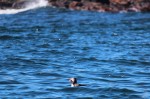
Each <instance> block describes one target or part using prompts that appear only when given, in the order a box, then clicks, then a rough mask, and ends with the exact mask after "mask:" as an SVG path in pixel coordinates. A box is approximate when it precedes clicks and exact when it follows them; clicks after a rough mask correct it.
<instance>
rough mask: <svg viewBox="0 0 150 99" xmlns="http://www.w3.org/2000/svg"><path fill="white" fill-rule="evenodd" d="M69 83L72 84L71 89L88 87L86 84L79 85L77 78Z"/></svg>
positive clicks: (71, 79)
mask: <svg viewBox="0 0 150 99" xmlns="http://www.w3.org/2000/svg"><path fill="white" fill-rule="evenodd" d="M69 81H70V83H71V87H79V86H86V85H85V84H78V83H77V78H70V79H69Z"/></svg>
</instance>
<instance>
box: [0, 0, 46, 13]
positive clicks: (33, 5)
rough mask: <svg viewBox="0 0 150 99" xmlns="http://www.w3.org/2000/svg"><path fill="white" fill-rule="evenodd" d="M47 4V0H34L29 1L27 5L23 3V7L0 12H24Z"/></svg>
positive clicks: (0, 11)
mask: <svg viewBox="0 0 150 99" xmlns="http://www.w3.org/2000/svg"><path fill="white" fill-rule="evenodd" d="M47 5H48V1H46V0H34V2H33V1H31V2H29V3H28V5H25V8H22V9H5V10H0V14H16V13H19V12H24V11H27V10H31V9H35V8H40V7H45V6H47Z"/></svg>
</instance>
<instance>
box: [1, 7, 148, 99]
mask: <svg viewBox="0 0 150 99" xmlns="http://www.w3.org/2000/svg"><path fill="white" fill-rule="evenodd" d="M70 77H76V78H77V79H78V82H79V83H82V84H86V85H87V86H83V87H71V86H70V83H69V81H68V79H69V78H70ZM0 99H150V13H141V12H130V13H107V12H103V13H99V12H90V11H73V10H66V9H57V8H51V7H42V8H36V9H32V10H27V11H23V12H20V13H15V14H14V13H13V14H8V13H7V14H6V13H5V14H0Z"/></svg>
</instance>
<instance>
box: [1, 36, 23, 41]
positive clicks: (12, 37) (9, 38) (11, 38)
mask: <svg viewBox="0 0 150 99" xmlns="http://www.w3.org/2000/svg"><path fill="white" fill-rule="evenodd" d="M13 39H15V40H16V39H21V37H19V36H9V35H2V36H0V40H13Z"/></svg>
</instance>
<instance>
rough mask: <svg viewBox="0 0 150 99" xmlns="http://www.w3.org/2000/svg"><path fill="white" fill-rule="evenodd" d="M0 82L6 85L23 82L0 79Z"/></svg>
mask: <svg viewBox="0 0 150 99" xmlns="http://www.w3.org/2000/svg"><path fill="white" fill-rule="evenodd" d="M0 84H3V85H7V84H23V83H21V82H19V81H16V80H7V81H0Z"/></svg>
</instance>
